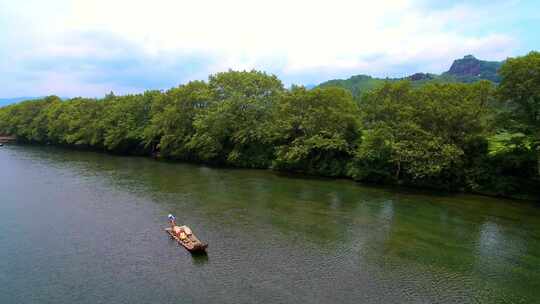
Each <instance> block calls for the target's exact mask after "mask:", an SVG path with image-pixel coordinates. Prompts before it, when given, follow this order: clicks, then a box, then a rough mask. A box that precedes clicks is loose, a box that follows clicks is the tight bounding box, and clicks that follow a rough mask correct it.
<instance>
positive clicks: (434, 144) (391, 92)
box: [351, 82, 493, 187]
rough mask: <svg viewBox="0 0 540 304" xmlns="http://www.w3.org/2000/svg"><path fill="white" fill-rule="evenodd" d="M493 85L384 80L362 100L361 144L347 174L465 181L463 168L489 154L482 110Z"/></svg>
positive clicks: (367, 177) (442, 182) (439, 182)
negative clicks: (414, 85)
mask: <svg viewBox="0 0 540 304" xmlns="http://www.w3.org/2000/svg"><path fill="white" fill-rule="evenodd" d="M492 90H493V87H492V85H491V84H490V83H488V82H479V83H476V84H474V85H466V84H430V85H426V86H424V87H420V88H415V89H413V88H411V86H410V83H409V82H398V83H387V84H385V85H384V86H382V87H381V88H379V89H376V90H374V91H372V92H370V93H368V94H366V95H365V96H364V97H363V99H362V102H361V111H362V121H363V128H364V130H365V132H364V136H363V138H362V143H361V144H360V146H359V147H358V150H357V152H356V161H355V163H356V165H355V166H353V167H352V168H351V175H352V176H353V177H355V178H357V179H360V180H377V181H387V182H388V181H392V180H393V181H394V182H402V181H404V182H408V183H411V182H412V183H424V182H426V181H428V182H430V183H435V186H437V185H441V186H445V187H446V186H449V187H454V186H456V185H455V184H464V183H465V179H466V170H467V168H468V167H470V166H471V162H472V161H473V159H474V158H476V157H478V156H479V155H483V154H485V153H487V152H486V151H487V148H482V147H486V143H485V139H484V137H483V136H484V131H485V125H486V123H485V117H484V116H485V115H486V113H487V111H488V102H489V98H490V96H491V95H492V93H491V91H492Z"/></svg>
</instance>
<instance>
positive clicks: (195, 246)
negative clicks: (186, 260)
mask: <svg viewBox="0 0 540 304" xmlns="http://www.w3.org/2000/svg"><path fill="white" fill-rule="evenodd" d="M165 231H167V233H168V234H169V236H170V237H171V238H173V239H175V240H176V241H177V242H178V244H180V245H182V246H184V248H186V249H187V251H189V252H191V253H205V252H206V248H207V247H208V244H205V243H203V242H201V241H200V240H199V239H198V238H197V237H196V236H195V234H193V233H192V234H190V235H187V236H186V238H185V239H184V240H181V239H180V238H179V237H178V236H176V235H175V234H174V233H173V232H172V229H171V228H170V227H169V228H165Z"/></svg>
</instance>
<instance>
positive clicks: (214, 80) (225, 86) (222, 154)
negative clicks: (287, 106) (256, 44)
mask: <svg viewBox="0 0 540 304" xmlns="http://www.w3.org/2000/svg"><path fill="white" fill-rule="evenodd" d="M208 85H209V87H210V91H211V96H212V98H214V100H215V101H214V102H213V103H211V105H210V106H209V107H208V109H207V111H205V112H204V113H200V114H198V115H197V116H196V117H195V119H194V121H193V126H194V128H195V134H194V135H193V137H192V138H191V140H190V142H189V144H188V148H189V149H192V150H193V151H195V152H196V154H197V157H198V158H199V159H200V160H203V161H210V162H214V163H224V164H228V165H232V166H239V167H254V168H265V167H267V166H268V165H269V163H270V158H271V149H270V147H269V145H268V143H267V142H265V140H264V134H265V132H264V126H265V124H266V121H267V120H268V119H269V118H270V112H271V109H272V107H273V105H274V103H275V102H276V100H277V99H278V98H279V96H280V95H281V94H282V92H283V84H282V83H281V81H279V80H278V79H277V77H276V76H273V75H271V76H270V75H267V74H265V73H262V72H258V71H251V72H236V71H229V72H226V73H218V74H216V75H213V76H210V81H209V83H208Z"/></svg>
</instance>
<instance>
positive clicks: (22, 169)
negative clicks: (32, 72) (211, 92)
mask: <svg viewBox="0 0 540 304" xmlns="http://www.w3.org/2000/svg"><path fill="white" fill-rule="evenodd" d="M168 213H173V214H176V216H177V218H178V222H179V223H182V224H188V225H189V226H190V227H192V229H193V230H194V232H195V233H196V234H197V235H198V237H199V238H201V239H203V240H204V241H206V242H208V243H209V251H208V255H207V256H191V255H190V254H189V253H188V252H186V251H185V250H184V249H183V248H181V247H179V246H178V245H177V244H176V243H175V242H173V241H172V240H171V239H170V238H169V237H168V235H166V233H165V232H164V231H163V228H164V227H165V226H166V225H167V218H166V217H167V214H168ZM539 298H540V207H539V206H538V204H535V203H531V202H523V201H512V200H500V199H494V198H488V197H481V196H472V195H447V194H446V195H445V194H437V193H428V192H413V191H404V190H392V189H385V188H376V187H366V186H362V185H359V184H357V183H354V182H352V181H348V180H327V179H315V178H306V177H299V176H290V175H282V174H277V173H274V172H269V171H263V170H234V169H215V168H209V167H205V166H196V165H188V164H181V163H168V162H158V161H154V160H151V159H146V158H140V157H121V156H112V155H107V154H101V153H94V152H81V151H73V150H63V149H59V148H53V147H34V146H16V145H11V146H5V147H1V148H0V303H25V304H26V303H55V304H62V303H131V304H132V303H162V304H164V303H538V301H540V300H538V299H539Z"/></svg>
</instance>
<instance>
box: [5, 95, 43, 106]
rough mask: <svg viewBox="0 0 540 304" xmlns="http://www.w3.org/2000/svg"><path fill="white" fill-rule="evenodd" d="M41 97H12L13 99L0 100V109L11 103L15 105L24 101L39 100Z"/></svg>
mask: <svg viewBox="0 0 540 304" xmlns="http://www.w3.org/2000/svg"><path fill="white" fill-rule="evenodd" d="M39 98H41V97H13V98H0V107H3V106H7V105H9V104H12V103H17V102H21V101H25V100H32V99H39Z"/></svg>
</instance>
